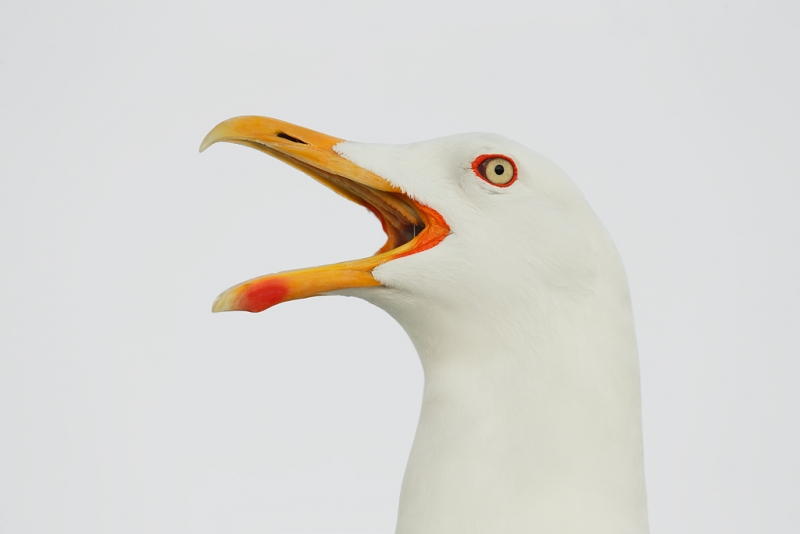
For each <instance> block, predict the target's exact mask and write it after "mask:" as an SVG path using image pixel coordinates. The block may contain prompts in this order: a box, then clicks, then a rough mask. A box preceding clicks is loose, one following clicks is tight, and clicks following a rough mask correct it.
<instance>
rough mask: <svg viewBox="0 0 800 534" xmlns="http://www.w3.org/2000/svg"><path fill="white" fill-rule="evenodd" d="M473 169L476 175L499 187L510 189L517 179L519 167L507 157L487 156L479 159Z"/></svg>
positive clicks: (473, 164) (474, 163)
mask: <svg viewBox="0 0 800 534" xmlns="http://www.w3.org/2000/svg"><path fill="white" fill-rule="evenodd" d="M472 168H473V170H474V171H475V174H477V175H478V176H480V177H481V178H483V179H484V180H486V181H487V182H489V183H490V184H492V185H496V186H498V187H508V186H509V185H511V183H512V182H513V181H514V180H515V179H516V178H517V166H516V165H514V162H513V161H511V160H510V159H508V158H507V157H505V156H500V155H497V154H487V155H484V156H480V157H478V158H477V159H476V160H475V161H474V162H473V163H472Z"/></svg>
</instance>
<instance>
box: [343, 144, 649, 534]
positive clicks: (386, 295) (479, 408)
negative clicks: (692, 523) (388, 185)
mask: <svg viewBox="0 0 800 534" xmlns="http://www.w3.org/2000/svg"><path fill="white" fill-rule="evenodd" d="M336 150H337V152H339V153H340V154H341V155H343V156H344V157H346V158H347V159H349V160H351V161H353V162H354V163H356V164H358V165H360V166H362V167H364V168H366V169H369V170H371V171H373V172H374V173H376V174H378V175H380V176H382V177H384V178H386V179H387V180H389V181H390V182H392V183H394V184H395V185H397V186H399V187H401V188H402V189H403V190H404V191H405V192H406V193H407V194H409V195H410V196H412V197H413V198H415V199H417V200H419V201H421V202H423V203H424V204H426V205H428V206H430V207H432V208H434V209H435V210H437V211H438V212H439V213H441V214H442V215H443V216H444V218H445V220H446V221H447V222H448V224H449V225H450V227H451V230H452V234H451V235H449V236H448V237H447V238H446V239H445V240H444V241H443V242H442V243H440V244H439V245H437V246H436V247H434V248H433V249H430V250H427V251H425V252H421V253H418V254H414V255H411V256H407V257H403V258H400V259H396V260H393V261H390V262H387V263H385V264H383V265H381V266H380V267H378V268H377V269H375V271H374V272H373V274H374V276H375V277H376V278H377V279H378V280H379V281H380V282H382V283H383V284H384V285H385V286H386V287H383V288H367V289H358V290H349V291H347V292H346V293H347V294H350V295H355V296H359V297H362V298H364V299H366V300H368V301H370V302H372V303H374V304H376V305H377V306H379V307H381V308H383V309H384V310H386V311H387V312H388V313H389V314H391V315H392V316H393V317H394V318H395V319H396V320H397V321H398V322H399V323H400V324H401V325H402V326H403V328H404V329H405V330H406V332H407V333H408V335H409V336H410V337H411V339H412V341H413V343H414V345H415V347H416V349H417V351H418V352H419V357H420V359H421V361H422V366H423V369H424V373H425V387H424V394H423V401H422V411H421V414H420V420H419V426H418V428H417V434H416V437H415V440H414V445H413V447H412V450H411V454H410V457H409V461H408V466H407V469H406V474H405V477H404V480H403V487H402V492H401V496H400V509H399V514H398V520H397V533H398V534H450V533H452V534H455V533H458V534H468V533H506V534H511V533H542V534H550V533H553V534H555V533H558V534H567V533H576V534H577V533H581V534H588V533H596V534H600V533H603V534H605V533H608V534H611V533H614V534H622V533H631V534H633V533H635V534H642V533H646V532H647V531H648V526H647V505H646V497H645V485H644V467H643V458H642V430H641V415H640V411H641V408H640V405H641V402H640V392H639V368H638V359H637V350H636V340H635V335H634V328H633V319H632V314H631V305H630V298H629V294H628V286H627V281H626V278H625V273H624V270H623V267H622V263H621V261H620V258H619V255H618V253H617V251H616V249H615V247H614V245H613V243H612V241H611V239H610V238H609V236H608V234H607V233H606V231H605V229H604V228H603V226H602V224H601V223H600V222H599V220H598V219H597V217H596V216H595V214H594V213H593V212H592V210H591V208H590V207H589V206H588V204H587V203H586V201H585V199H584V198H583V196H582V195H581V193H580V192H579V191H578V189H577V188H576V187H575V185H574V184H573V183H572V181H571V180H570V179H569V178H568V177H567V176H566V175H565V174H564V173H563V172H562V171H561V170H560V169H559V168H558V167H556V166H555V165H554V164H553V163H551V162H550V161H548V160H547V159H545V158H543V157H542V156H540V155H538V154H536V153H534V152H532V151H530V150H528V149H526V148H525V147H523V146H521V145H519V144H517V143H514V142H512V141H510V140H508V139H505V138H503V137H500V136H497V135H490V134H465V135H459V136H453V137H447V138H443V139H437V140H433V141H427V142H423V143H416V144H412V145H405V146H386V145H369V144H360V143H351V142H343V143H341V144H339V145H337V146H336ZM482 154H503V155H505V156H507V157H509V158H511V159H513V160H514V161H515V163H516V165H517V168H518V179H517V181H516V182H515V183H514V184H513V185H512V186H510V187H507V188H498V187H495V186H492V185H491V184H488V183H486V182H485V181H483V180H481V179H480V178H478V177H477V176H476V175H475V173H474V172H473V170H472V167H471V164H472V161H473V160H474V159H475V158H476V157H477V156H480V155H482Z"/></svg>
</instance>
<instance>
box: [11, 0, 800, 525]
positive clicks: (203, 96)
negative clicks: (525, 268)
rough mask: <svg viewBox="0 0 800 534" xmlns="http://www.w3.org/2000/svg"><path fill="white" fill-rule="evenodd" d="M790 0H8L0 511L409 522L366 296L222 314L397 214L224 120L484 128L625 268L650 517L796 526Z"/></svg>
mask: <svg viewBox="0 0 800 534" xmlns="http://www.w3.org/2000/svg"><path fill="white" fill-rule="evenodd" d="M799 24H800V3H798V2H794V1H793V2H790V1H785V2H758V3H757V2H735V1H730V2H716V1H704V2H671V3H669V7H664V6H663V5H662V6H659V5H657V4H656V3H651V2H629V3H624V2H614V1H606V2H563V1H558V2H555V1H552V2H520V1H518V2H492V3H489V2H483V3H481V2H455V1H449V2H444V1H442V2H393V3H389V2H375V1H371V2H366V1H364V2H273V1H268V2H267V1H261V2H256V1H252V2H249V3H246V2H225V3H223V2H203V1H199V2H194V3H189V2H186V3H183V4H179V3H175V2H173V3H165V2H155V1H148V2H145V1H141V2H132V3H127V4H124V5H123V4H122V3H118V2H106V3H103V2H63V3H57V2H32V1H25V2H22V1H17V0H14V1H9V0H5V1H4V2H3V3H2V4H0V254H1V258H2V261H1V262H0V302H1V303H2V305H1V306H0V531H2V532H4V533H5V532H8V533H28V532H37V533H45V532H53V533H55V532H58V533H72V532H74V533H106V532H115V533H117V532H120V533H126V532H130V533H133V532H164V533H167V532H169V533H175V532H192V533H204V532H242V533H247V532H287V533H312V532H357V533H362V532H363V533H366V532H391V531H392V529H393V524H394V515H395V510H396V504H397V496H398V493H399V487H400V481H401V477H402V473H403V469H404V465H405V460H406V455H407V453H408V450H409V447H410V444H411V440H412V437H413V433H414V427H415V423H416V417H417V412H418V409H419V402H420V393H421V385H422V374H421V369H420V366H419V363H418V360H417V357H416V355H415V353H414V351H413V348H412V346H411V345H410V343H409V341H408V339H407V337H406V335H405V334H404V332H403V331H402V330H401V329H400V328H399V326H397V325H396V324H395V323H394V322H393V321H392V320H391V319H390V318H389V317H388V316H387V315H385V314H384V313H383V312H382V311H380V310H379V309H377V308H373V307H371V306H369V305H367V304H366V303H364V302H361V301H358V300H355V299H345V298H335V297H331V298H318V299H311V300H305V301H299V302H292V303H288V304H285V305H282V306H279V307H278V308H275V309H272V310H269V311H267V312H265V313H263V314H259V315H249V314H223V315H212V314H211V313H210V306H211V302H212V300H213V299H214V297H215V296H216V295H217V294H218V293H219V292H220V291H222V290H223V289H225V288H226V287H228V286H230V285H233V284H234V283H237V282H241V281H243V280H245V279H247V278H251V277H253V276H257V275H262V274H267V273H269V272H274V271H279V270H285V269H291V268H298V267H306V266H312V265H317V264H323V263H330V262H333V261H339V260H345V259H353V258H357V257H363V256H365V255H369V254H371V253H372V252H374V251H375V250H376V249H377V248H378V247H379V246H380V245H381V244H382V242H383V235H382V233H381V231H380V226H379V224H378V223H377V222H376V221H375V220H374V218H373V217H372V216H371V215H370V214H369V213H367V211H366V210H364V209H362V208H359V207H357V206H354V205H352V204H350V203H348V202H346V201H344V200H343V199H341V198H339V197H337V196H336V195H335V194H333V193H331V192H330V191H328V190H326V189H325V188H323V187H321V186H320V185H319V184H317V183H315V182H314V181H313V180H311V179H309V178H308V177H306V176H304V175H302V174H300V173H298V172H296V171H294V170H292V169H290V168H288V167H286V166H284V165H282V164H280V163H279V162H276V161H274V160H271V159H270V158H268V157H267V156H264V155H263V154H259V153H257V152H255V151H252V150H247V149H244V148H242V147H237V146H232V145H222V146H215V147H213V148H212V149H211V150H209V151H208V152H207V153H204V154H203V155H202V156H201V155H198V153H197V147H198V146H199V143H200V141H201V139H202V138H203V136H204V135H205V134H206V132H207V131H208V130H209V129H211V128H212V127H213V126H214V125H215V124H216V123H217V122H219V121H221V120H224V119H226V118H229V117H232V116H235V115H242V114H261V115H267V116H274V117H278V118H281V119H284V120H288V121H291V122H295V123H297V124H300V125H303V126H307V127H310V128H314V129H317V130H319V131H322V132H325V133H329V134H333V135H337V136H339V137H343V138H346V139H350V140H358V141H375V142H390V143H395V142H396V143H404V142H411V141H417V140H422V139H427V138H431V137H437V136H441V135H447V134H451V133H457V132H463V131H493V132H498V133H503V134H505V135H507V136H509V137H512V138H514V139H516V140H518V141H520V142H522V143H524V144H526V145H528V146H530V147H532V148H534V149H535V150H537V151H539V152H541V153H543V154H545V155H547V156H548V157H550V158H551V159H553V160H554V161H556V162H557V163H558V164H559V165H561V166H562V167H563V168H564V169H565V170H566V171H567V172H568V173H569V174H570V175H571V176H572V177H573V179H574V180H575V181H576V182H577V183H578V184H579V186H580V187H581V189H582V190H583V191H584V192H585V194H586V196H587V197H588V199H589V201H590V202H591V204H592V205H593V206H594V208H595V209H596V211H597V212H598V213H599V215H600V217H601V218H602V219H603V221H604V222H605V223H606V225H607V226H608V228H609V230H610V232H611V234H612V235H613V236H614V238H615V240H616V243H617V244H618V246H619V249H620V251H621V254H622V256H623V259H624V261H625V264H626V267H627V270H628V273H629V277H630V283H631V288H632V293H633V300H634V309H635V314H636V321H637V329H638V337H639V342H640V351H641V365H642V379H643V382H642V383H643V397H644V429H645V436H644V437H645V448H646V468H647V482H648V492H649V502H650V513H651V523H652V531H653V533H654V534H659V533H677V532H680V533H709V532H713V533H721V532H725V533H739V532H742V533H744V532H770V533H783V532H787V533H788V532H800V505H798V503H800V459H799V457H800V455H799V454H798V451H800V418H799V417H798V406H800V393H799V392H798V388H797V386H796V383H797V382H798V379H800V339H799V336H798V333H797V330H798V320H799V319H800V305H799V304H798V301H800V280H798V273H800V250H799V246H798V244H799V243H800V210H798V201H800V181H799V180H798V170H797V167H798V164H797V162H798V141H800V127H799V126H798V122H799V121H798V119H800V105H799V104H798V95H799V94H800V75H799V74H800V61H799V60H798V50H800V38H798V35H799V34H798V30H797V28H798V25H799Z"/></svg>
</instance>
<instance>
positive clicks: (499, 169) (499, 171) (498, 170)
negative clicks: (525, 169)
mask: <svg viewBox="0 0 800 534" xmlns="http://www.w3.org/2000/svg"><path fill="white" fill-rule="evenodd" d="M505 171H506V169H505V167H503V166H502V165H500V164H499V163H498V164H497V165H495V166H494V172H495V174H503V173H504V172H505Z"/></svg>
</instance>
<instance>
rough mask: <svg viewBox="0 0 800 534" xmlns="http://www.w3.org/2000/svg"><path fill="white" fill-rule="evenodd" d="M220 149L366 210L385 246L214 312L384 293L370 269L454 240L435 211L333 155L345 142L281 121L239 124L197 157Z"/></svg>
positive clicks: (227, 296)
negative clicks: (255, 158) (300, 175)
mask: <svg viewBox="0 0 800 534" xmlns="http://www.w3.org/2000/svg"><path fill="white" fill-rule="evenodd" d="M219 141H227V142H231V143H237V144H240V145H245V146H249V147H251V148H255V149H257V150H260V151H262V152H265V153H267V154H269V155H271V156H273V157H275V158H278V159H280V160H281V161H284V162H285V163H288V164H289V165H291V166H293V167H295V168H297V169H299V170H301V171H303V172H304V173H306V174H308V175H309V176H311V177H313V178H314V179H315V180H317V181H319V182H321V183H323V184H325V185H326V186H328V187H329V188H331V189H333V190H334V191H336V192H337V193H339V194H340V195H342V196H344V197H346V198H348V199H350V200H352V201H353V202H356V203H357V204H360V205H362V206H365V207H367V208H368V209H369V210H370V211H371V212H373V213H374V214H375V215H376V216H377V217H378V219H379V220H380V221H381V225H382V226H383V230H384V231H385V232H386V236H387V241H386V244H385V245H384V246H383V247H381V249H380V250H379V251H378V253H377V254H375V255H374V256H370V257H369V258H364V259H360V260H354V261H347V262H342V263H336V264H333V265H325V266H322V267H312V268H310V269H299V270H296V271H287V272H283V273H278V274H273V275H268V276H262V277H259V278H254V279H252V280H249V281H247V282H244V283H242V284H239V285H237V286H234V287H232V288H230V289H228V290H227V291H225V292H223V293H222V294H221V295H220V296H219V297H217V300H216V301H215V302H214V306H213V308H212V310H213V311H215V312H218V311H233V310H242V311H249V312H260V311H263V310H266V309H267V308H270V307H272V306H274V305H276V304H280V303H281V302H286V301H289V300H296V299H302V298H306V297H312V296H314V295H319V294H321V293H328V292H330V291H336V290H339V289H346V288H354V287H371V286H379V285H380V282H378V281H377V280H376V279H375V277H374V276H372V270H373V269H375V268H376V267H378V266H379V265H381V264H383V263H386V262H387V261H391V260H393V259H397V258H402V257H404V256H409V255H411V254H416V253H417V252H422V251H424V250H428V249H430V248H432V247H434V246H436V245H437V244H439V243H440V242H441V241H442V240H443V239H444V238H445V237H446V236H447V235H448V234H449V233H450V227H449V226H448V225H447V223H446V222H445V220H444V218H443V217H442V216H441V215H440V214H439V213H438V212H436V210H433V209H431V208H429V207H428V206H425V205H424V204H421V203H419V202H417V201H416V200H414V199H412V198H411V197H409V196H408V195H406V194H404V193H403V192H402V191H401V190H400V189H399V188H397V187H395V186H394V185H392V184H391V183H389V182H388V181H386V180H385V179H383V178H381V177H380V176H378V175H376V174H374V173H372V172H370V171H368V170H366V169H364V168H362V167H359V166H358V165H356V164H355V163H353V162H351V161H350V160H347V159H345V158H343V157H342V156H340V155H339V154H338V153H336V151H335V150H334V147H335V146H336V145H337V144H339V143H341V142H342V139H339V138H336V137H331V136H329V135H325V134H321V133H319V132H315V131H313V130H309V129H307V128H302V127H299V126H295V125H293V124H290V123H287V122H283V121H279V120H276V119H270V118H266V117H237V118H234V119H229V120H227V121H224V122H222V123H220V124H219V125H217V126H216V127H215V128H214V129H213V130H211V132H209V134H208V135H207V136H206V138H205V139H204V140H203V144H202V145H201V147H200V150H201V151H202V150H205V149H206V148H207V147H208V146H210V145H212V144H214V143H216V142H219Z"/></svg>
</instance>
